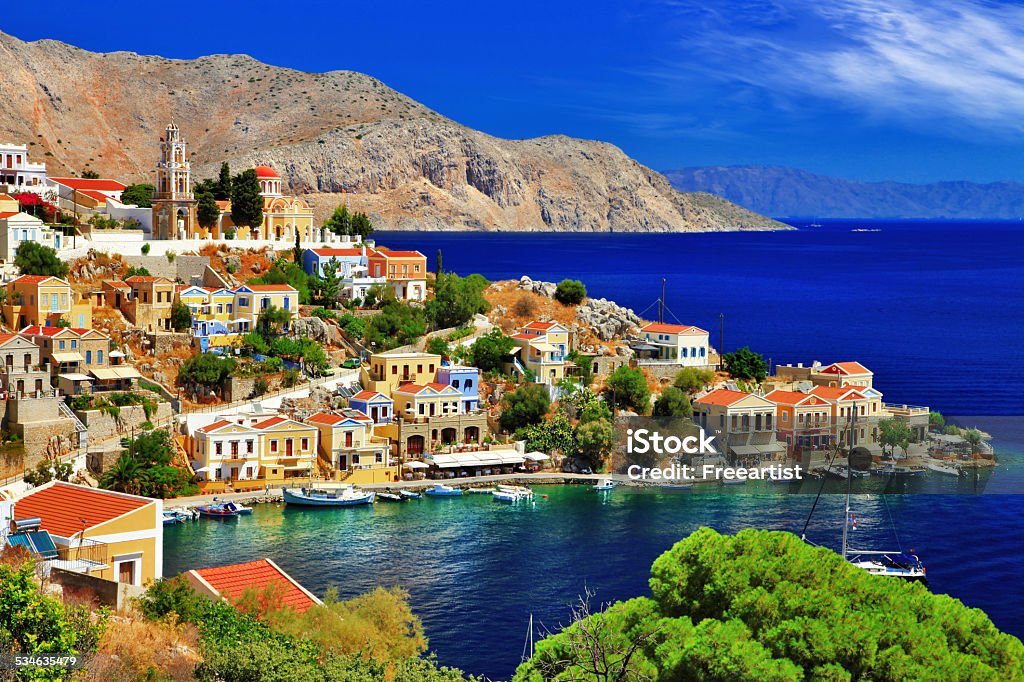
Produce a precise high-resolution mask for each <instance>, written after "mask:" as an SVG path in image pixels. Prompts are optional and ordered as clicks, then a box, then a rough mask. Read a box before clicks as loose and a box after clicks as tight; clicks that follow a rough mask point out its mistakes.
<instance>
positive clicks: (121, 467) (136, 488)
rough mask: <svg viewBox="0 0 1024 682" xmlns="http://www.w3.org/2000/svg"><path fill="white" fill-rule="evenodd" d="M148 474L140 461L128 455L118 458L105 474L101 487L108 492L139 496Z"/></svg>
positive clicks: (101, 480)
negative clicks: (115, 491) (114, 491)
mask: <svg viewBox="0 0 1024 682" xmlns="http://www.w3.org/2000/svg"><path fill="white" fill-rule="evenodd" d="M145 479H146V472H145V471H144V470H143V468H142V465H141V464H140V463H139V460H137V459H135V458H134V457H132V456H131V455H129V454H127V453H123V454H122V455H121V456H120V457H118V458H117V461H115V462H114V463H113V464H112V465H111V467H110V468H109V469H107V470H106V471H105V472H103V476H102V477H101V479H100V485H101V486H102V487H104V488H106V489H107V490H117V491H119V492H122V493H129V494H131V495H139V494H141V493H142V484H143V483H144V482H145Z"/></svg>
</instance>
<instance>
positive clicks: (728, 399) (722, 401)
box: [694, 388, 753, 407]
mask: <svg viewBox="0 0 1024 682" xmlns="http://www.w3.org/2000/svg"><path fill="white" fill-rule="evenodd" d="M751 395H753V394H752V393H744V392H743V391H730V390H729V389H727V388H716V389H715V390H714V391H711V393H708V394H707V395H706V396H704V397H703V398H697V399H696V400H695V401H694V402H696V403H703V404H705V405H722V406H726V407H727V406H729V405H732V404H733V403H736V402H739V401H740V400H743V399H744V398H749V397H750V396H751Z"/></svg>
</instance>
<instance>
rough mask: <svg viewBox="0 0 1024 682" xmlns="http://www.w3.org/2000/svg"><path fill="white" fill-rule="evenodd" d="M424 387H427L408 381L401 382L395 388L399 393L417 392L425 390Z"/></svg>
mask: <svg viewBox="0 0 1024 682" xmlns="http://www.w3.org/2000/svg"><path fill="white" fill-rule="evenodd" d="M426 388H427V387H426V386H425V385H422V384H414V383H412V382H409V383H408V384H402V385H401V386H399V387H398V388H396V389H395V390H396V391H398V392H399V393H419V392H421V391H425V390H426Z"/></svg>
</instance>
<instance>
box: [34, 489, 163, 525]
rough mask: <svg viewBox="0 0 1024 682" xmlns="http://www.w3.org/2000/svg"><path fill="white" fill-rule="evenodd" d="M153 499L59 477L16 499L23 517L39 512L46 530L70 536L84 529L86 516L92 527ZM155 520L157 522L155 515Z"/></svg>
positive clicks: (87, 523)
mask: <svg viewBox="0 0 1024 682" xmlns="http://www.w3.org/2000/svg"><path fill="white" fill-rule="evenodd" d="M152 502H154V500H151V499H149V498H146V497H138V496H136V495H126V494H124V493H115V492H111V491H109V490H97V489H95V488H87V487H86V486H81V485H74V484H72V483H64V482H63V481H57V482H55V483H53V484H52V485H49V486H43V487H42V488H38V489H36V490H33V491H32V492H30V493H28V494H27V495H26V496H25V497H23V498H21V499H20V500H18V501H17V502H15V503H14V513H15V517H17V518H19V519H23V518H28V517H33V516H38V517H39V518H40V519H41V520H42V529H43V530H48V531H50V532H51V533H53V534H55V535H59V536H61V537H65V538H67V537H71V536H72V535H74V534H75V533H78V532H81V530H82V526H83V523H82V520H83V519H85V524H84V525H85V528H86V529H87V530H88V529H89V528H93V527H94V526H98V525H100V524H102V523H106V522H107V521H111V520H113V519H116V518H117V517H119V516H123V515H124V514H127V513H128V512H130V511H135V510H136V509H141V508H142V507H145V506H146V505H147V504H151V503H152ZM153 523H154V525H155V524H156V523H157V521H156V518H155V517H154V519H153ZM86 537H88V533H86Z"/></svg>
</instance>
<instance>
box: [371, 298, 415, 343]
mask: <svg viewBox="0 0 1024 682" xmlns="http://www.w3.org/2000/svg"><path fill="white" fill-rule="evenodd" d="M426 331H427V325H426V323H425V321H424V317H423V309H422V308H414V307H413V306H410V305H406V304H404V303H398V302H397V301H389V302H387V303H385V304H384V307H383V308H381V311H380V314H378V315H375V316H374V317H373V318H371V319H370V322H369V324H367V325H366V335H365V339H366V343H367V345H370V346H372V347H373V348H375V349H377V350H378V351H380V350H390V349H392V348H397V347H398V346H405V345H408V344H410V343H412V342H413V341H415V340H416V339H418V338H419V337H421V336H423V334H424V332H426Z"/></svg>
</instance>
